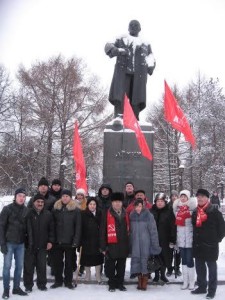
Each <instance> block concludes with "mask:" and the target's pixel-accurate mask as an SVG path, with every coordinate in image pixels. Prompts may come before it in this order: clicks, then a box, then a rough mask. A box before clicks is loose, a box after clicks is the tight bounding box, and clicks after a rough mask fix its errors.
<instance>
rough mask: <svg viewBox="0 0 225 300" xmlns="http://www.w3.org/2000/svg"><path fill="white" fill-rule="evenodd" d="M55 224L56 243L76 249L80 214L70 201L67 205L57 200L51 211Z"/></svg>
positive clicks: (78, 240) (79, 229)
mask: <svg viewBox="0 0 225 300" xmlns="http://www.w3.org/2000/svg"><path fill="white" fill-rule="evenodd" d="M52 213H53V217H54V222H55V233H56V237H55V239H56V243H57V244H62V245H71V246H72V245H73V246H74V247H75V246H76V247H78V246H79V244H80V236H81V212H80V210H79V209H78V208H76V203H75V201H74V200H71V201H70V202H69V203H68V204H67V205H64V204H63V203H62V200H61V199H60V200H58V201H57V202H56V203H55V205H54V209H53V211H52Z"/></svg>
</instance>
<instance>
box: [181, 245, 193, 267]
mask: <svg viewBox="0 0 225 300" xmlns="http://www.w3.org/2000/svg"><path fill="white" fill-rule="evenodd" d="M180 256H181V259H182V265H186V266H187V267H188V268H193V267H194V259H193V249H192V248H180Z"/></svg>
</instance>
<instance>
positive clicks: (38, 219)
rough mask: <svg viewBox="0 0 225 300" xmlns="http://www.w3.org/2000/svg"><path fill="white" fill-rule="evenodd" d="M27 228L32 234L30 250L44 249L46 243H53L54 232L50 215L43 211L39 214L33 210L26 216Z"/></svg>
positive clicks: (48, 212)
mask: <svg viewBox="0 0 225 300" xmlns="http://www.w3.org/2000/svg"><path fill="white" fill-rule="evenodd" d="M28 227H29V228H30V230H31V232H32V249H33V250H39V249H46V248H47V243H54V241H55V230H54V221H53V216H52V213H51V212H50V211H48V210H45V209H43V210H42V211H40V212H39V213H38V212H37V211H36V210H35V208H33V209H31V210H30V212H29V215H28Z"/></svg>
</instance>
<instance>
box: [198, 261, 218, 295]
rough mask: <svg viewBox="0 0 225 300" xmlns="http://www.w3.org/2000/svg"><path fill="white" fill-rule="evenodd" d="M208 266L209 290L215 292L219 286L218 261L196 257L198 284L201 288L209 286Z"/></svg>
mask: <svg viewBox="0 0 225 300" xmlns="http://www.w3.org/2000/svg"><path fill="white" fill-rule="evenodd" d="M206 266H207V267H208V273H209V275H208V277H209V282H208V292H209V293H212V294H215V293H216V288H217V263H216V261H205V260H202V259H199V258H195V268H196V273H197V284H198V286H199V287H200V288H201V289H206V288H207V278H206V276H207V269H206V268H207V267H206Z"/></svg>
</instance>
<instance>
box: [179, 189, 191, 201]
mask: <svg viewBox="0 0 225 300" xmlns="http://www.w3.org/2000/svg"><path fill="white" fill-rule="evenodd" d="M181 195H185V196H187V198H188V200H190V197H191V193H190V192H189V191H188V190H183V191H180V196H181Z"/></svg>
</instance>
